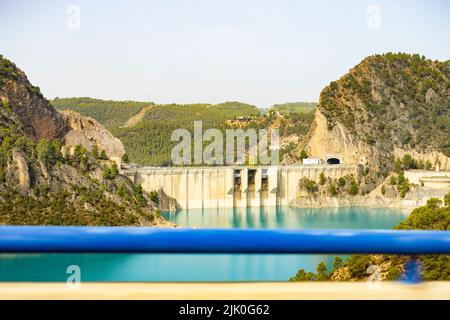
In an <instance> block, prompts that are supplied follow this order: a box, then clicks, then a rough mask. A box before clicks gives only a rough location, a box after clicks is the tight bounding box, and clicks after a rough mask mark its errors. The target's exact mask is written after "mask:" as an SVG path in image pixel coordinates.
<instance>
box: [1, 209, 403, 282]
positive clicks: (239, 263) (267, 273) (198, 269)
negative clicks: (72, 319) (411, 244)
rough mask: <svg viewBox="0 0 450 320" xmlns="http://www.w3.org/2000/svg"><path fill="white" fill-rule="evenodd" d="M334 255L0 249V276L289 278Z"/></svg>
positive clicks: (373, 224)
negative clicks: (75, 272)
mask: <svg viewBox="0 0 450 320" xmlns="http://www.w3.org/2000/svg"><path fill="white" fill-rule="evenodd" d="M162 214H163V216H164V217H165V218H166V219H167V220H170V221H172V222H174V223H176V224H177V225H178V226H180V227H189V228H270V229H278V228H281V229H292V228H295V229H298V228H309V229H311V228H323V229H334V228H336V229H390V228H392V227H393V226H395V225H396V224H398V223H399V222H400V221H402V220H403V219H405V218H406V216H407V214H406V213H403V212H400V211H397V210H393V209H386V208H359V207H353V208H320V209H316V208H314V209H311V208H292V207H262V208H259V207H254V208H228V209H191V210H189V211H187V210H181V211H178V212H176V213H169V212H163V213H162ZM333 259H334V255H311V254H307V255H306V254H273V255H271V254H0V281H66V279H67V278H68V277H69V276H70V274H67V273H66V271H67V268H68V267H69V266H73V265H75V266H78V267H79V268H80V271H81V281H82V282H83V281H187V282H189V281H287V280H288V279H289V277H291V276H293V275H294V274H295V273H296V272H297V270H298V269H299V268H304V269H305V270H307V271H315V268H316V266H317V264H318V263H320V262H321V261H324V262H325V263H326V264H327V265H328V267H331V265H332V263H333Z"/></svg>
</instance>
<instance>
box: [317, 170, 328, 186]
mask: <svg viewBox="0 0 450 320" xmlns="http://www.w3.org/2000/svg"><path fill="white" fill-rule="evenodd" d="M326 181H327V179H326V177H325V173H323V172H321V173H320V175H319V183H320V184H321V185H324V184H325V182H326Z"/></svg>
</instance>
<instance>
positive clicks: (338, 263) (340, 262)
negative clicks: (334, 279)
mask: <svg viewBox="0 0 450 320" xmlns="http://www.w3.org/2000/svg"><path fill="white" fill-rule="evenodd" d="M343 265H344V261H343V260H342V258H341V257H335V258H334V261H333V270H337V269H339V268H341V267H342V266H343Z"/></svg>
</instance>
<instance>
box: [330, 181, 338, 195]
mask: <svg viewBox="0 0 450 320" xmlns="http://www.w3.org/2000/svg"><path fill="white" fill-rule="evenodd" d="M330 193H331V195H332V196H336V195H337V194H338V192H337V189H336V186H335V185H334V183H332V184H331V185H330Z"/></svg>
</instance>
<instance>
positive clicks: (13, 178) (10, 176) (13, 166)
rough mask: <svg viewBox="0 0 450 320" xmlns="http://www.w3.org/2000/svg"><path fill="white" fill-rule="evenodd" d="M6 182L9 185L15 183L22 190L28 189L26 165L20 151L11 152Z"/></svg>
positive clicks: (28, 180)
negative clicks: (7, 181)
mask: <svg viewBox="0 0 450 320" xmlns="http://www.w3.org/2000/svg"><path fill="white" fill-rule="evenodd" d="M7 180H9V182H10V183H11V184H14V183H17V184H18V185H19V187H20V188H22V189H24V190H27V189H29V188H30V171H29V169H28V163H27V160H26V158H25V156H24V154H23V153H22V152H21V150H20V149H17V148H14V149H13V150H12V161H10V162H9V163H8V170H7Z"/></svg>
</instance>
